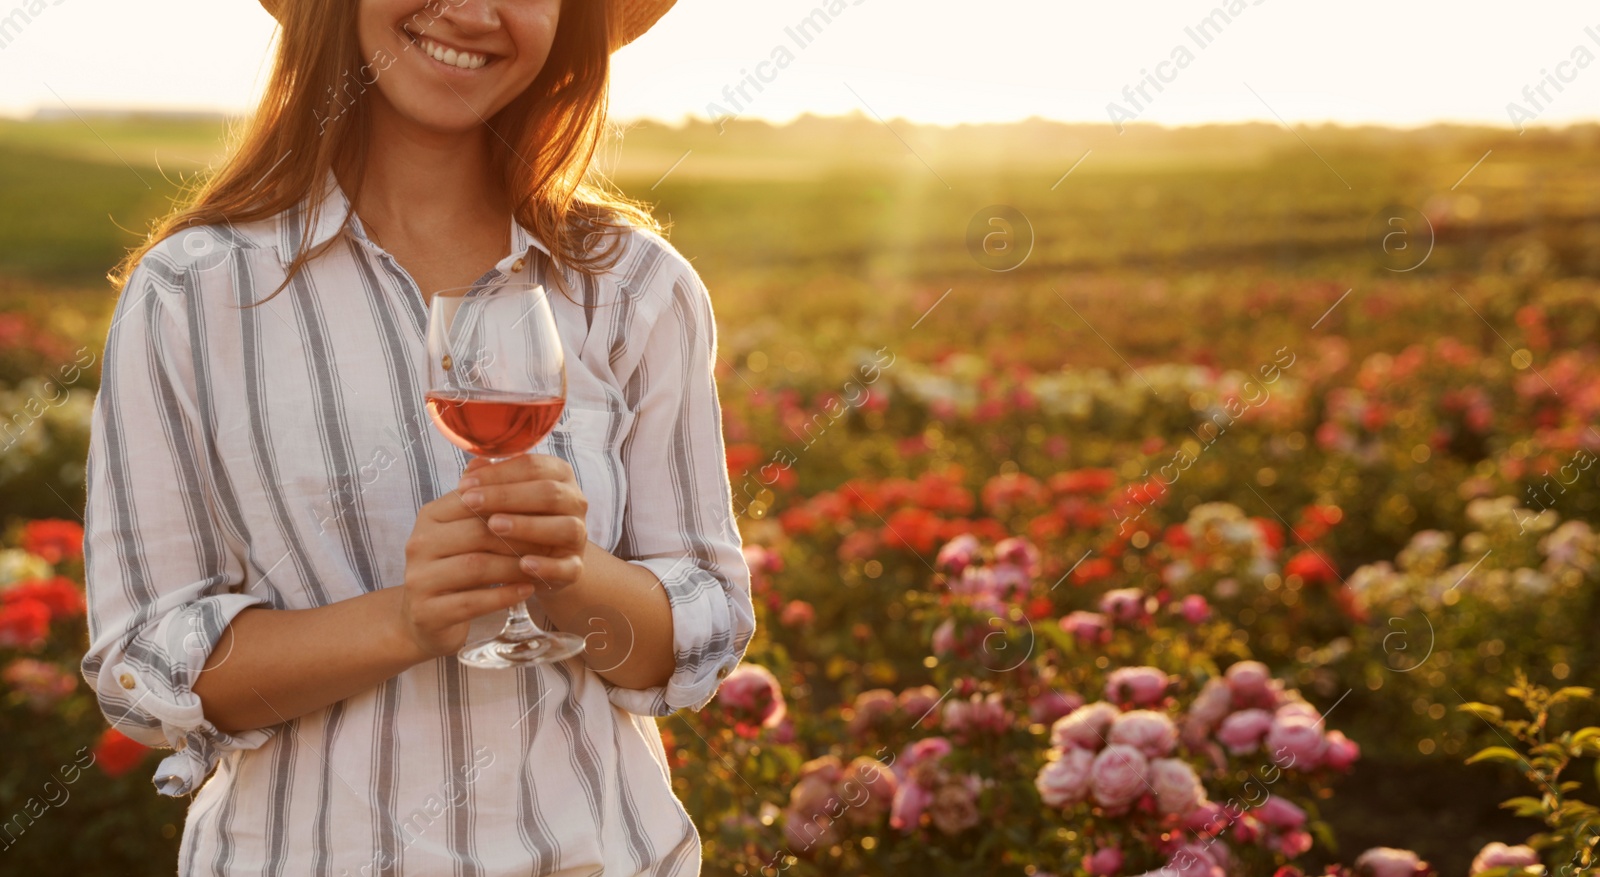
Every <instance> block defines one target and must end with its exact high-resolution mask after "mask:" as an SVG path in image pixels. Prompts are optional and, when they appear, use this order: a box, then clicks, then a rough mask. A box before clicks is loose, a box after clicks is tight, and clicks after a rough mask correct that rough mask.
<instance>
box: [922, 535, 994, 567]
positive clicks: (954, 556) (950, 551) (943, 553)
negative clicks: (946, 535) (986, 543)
mask: <svg viewBox="0 0 1600 877" xmlns="http://www.w3.org/2000/svg"><path fill="white" fill-rule="evenodd" d="M982 549H983V546H982V545H981V544H980V543H979V542H978V537H976V536H974V535H972V534H971V533H962V534H961V535H959V536H957V537H955V538H954V539H951V540H950V541H949V542H946V543H945V544H944V545H942V546H940V548H939V554H938V556H937V557H935V558H934V564H935V565H937V566H938V567H939V568H940V569H943V570H945V571H946V572H948V573H950V574H951V575H957V576H958V575H961V573H962V571H963V570H965V569H966V568H967V567H969V566H971V565H972V563H973V561H975V560H977V558H978V555H979V554H980V553H981V551H982Z"/></svg>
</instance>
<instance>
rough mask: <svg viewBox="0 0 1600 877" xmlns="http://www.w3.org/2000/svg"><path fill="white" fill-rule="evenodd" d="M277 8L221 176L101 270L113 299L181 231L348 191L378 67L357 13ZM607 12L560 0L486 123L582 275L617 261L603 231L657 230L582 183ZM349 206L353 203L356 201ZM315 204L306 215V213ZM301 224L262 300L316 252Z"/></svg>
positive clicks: (511, 187)
mask: <svg viewBox="0 0 1600 877" xmlns="http://www.w3.org/2000/svg"><path fill="white" fill-rule="evenodd" d="M441 2H443V0H433V2H431V3H430V4H429V6H430V7H431V6H434V5H437V4H439V3H441ZM279 6H280V8H279V12H280V19H281V21H282V22H283V34H282V37H281V39H280V40H279V41H278V51H277V57H276V59H275V60H274V64H273V71H272V76H271V78H270V80H269V82H268V85H267V89H266V92H265V93H264V94H263V95H262V96H261V103H260V104H259V105H258V106H257V108H256V111H255V112H254V113H253V114H252V115H251V116H250V117H249V118H248V119H247V120H246V121H245V122H244V123H243V125H242V126H241V127H240V128H238V129H236V130H235V132H234V133H233V135H232V136H231V137H230V139H231V140H232V141H233V143H232V145H231V146H230V148H229V150H228V155H227V158H226V159H224V161H223V163H222V165H221V167H220V168H218V169H217V170H216V171H215V172H214V173H212V174H211V175H209V176H208V177H206V178H205V179H204V180H202V181H200V182H199V183H198V184H197V185H193V186H191V187H190V188H189V190H188V191H187V192H186V194H185V196H184V197H183V198H181V200H180V206H179V207H178V208H177V209H176V210H174V211H173V212H171V213H169V214H168V215H166V216H165V217H163V218H162V219H160V220H158V221H157V222H156V223H155V224H154V226H153V228H152V230H151V232H150V235H149V237H148V238H146V239H145V241H144V242H143V243H142V244H141V245H140V246H139V247H137V248H136V249H134V250H131V251H130V252H129V253H128V255H127V256H125V257H124V258H123V260H122V261H121V262H120V263H118V264H117V266H116V268H115V269H113V270H112V272H111V273H110V275H109V277H110V279H111V282H112V283H113V284H114V285H115V287H116V288H117V289H118V290H121V289H122V288H123V287H124V286H125V285H126V284H127V281H128V276H129V274H131V273H132V271H133V269H134V267H135V266H136V265H137V264H138V263H139V260H140V259H142V258H144V255H145V253H147V252H148V251H149V250H150V248H151V247H153V246H155V245H156V244H157V243H159V242H160V241H162V240H164V239H165V238H167V237H168V236H170V235H172V234H175V233H177V232H179V231H182V230H184V229H186V228H192V227H194V226H200V225H213V224H225V223H233V222H252V221H256V220H261V219H267V218H269V217H272V216H275V215H277V214H279V213H281V212H283V211H285V210H290V209H293V208H294V207H295V206H296V205H298V204H299V203H300V202H301V200H303V199H305V198H306V197H307V195H308V194H309V195H311V197H313V198H316V197H319V196H320V194H321V192H322V182H323V181H324V180H325V179H326V178H327V174H328V172H329V171H330V170H332V169H334V168H335V167H338V168H340V169H346V168H348V169H350V170H351V171H352V172H353V178H354V179H355V181H356V190H357V191H359V188H360V179H361V168H362V163H361V157H362V156H363V155H364V154H365V152H366V147H367V144H368V142H369V140H370V136H371V132H370V129H369V125H370V115H369V114H368V112H367V102H366V101H365V100H362V99H359V98H360V95H361V92H364V91H365V90H366V87H367V83H368V82H369V80H368V79H367V78H366V76H367V72H368V70H369V68H370V67H371V66H376V65H373V64H372V59H364V58H362V57H361V47H360V41H359V39H358V37H357V33H356V18H357V9H358V6H359V3H358V2H355V0H282V2H281V3H280V4H279ZM609 6H610V4H609V3H606V2H595V0H563V2H562V5H561V14H560V18H559V21H558V24H557V35H556V39H555V42H554V44H553V45H552V46H551V49H550V56H549V58H547V59H546V61H545V64H544V69H542V70H541V71H540V72H539V75H538V76H537V77H536V78H535V79H534V81H533V83H532V84H531V85H530V86H529V87H528V88H527V89H526V90H525V91H524V92H523V93H522V94H520V95H518V96H517V97H516V98H515V99H513V100H512V102H511V103H510V104H508V105H507V106H506V107H505V108H504V109H502V110H501V111H500V112H498V113H496V114H495V115H494V117H492V118H490V119H489V120H487V124H488V126H489V128H490V129H491V131H492V132H493V133H494V135H495V136H494V137H492V138H491V141H490V142H491V144H492V145H493V149H494V152H493V159H492V160H493V161H494V162H495V165H496V168H497V169H498V170H499V172H500V174H501V176H502V178H503V179H504V180H505V185H506V191H507V192H509V193H510V194H511V199H510V200H511V203H512V210H513V212H514V214H515V216H516V219H517V221H518V222H520V223H521V224H522V225H523V227H525V228H527V229H528V230H529V231H531V232H532V233H533V234H534V236H535V237H537V238H539V240H540V241H542V242H544V244H545V245H546V246H548V247H549V248H550V251H551V253H552V254H553V255H554V258H555V261H556V263H557V264H558V265H562V266H571V267H573V268H575V269H577V270H579V271H582V272H584V273H586V274H591V275H593V274H599V273H602V272H603V271H604V270H605V269H606V268H608V267H609V266H610V265H611V264H612V263H613V262H614V259H615V256H616V255H617V254H616V253H615V250H616V244H617V243H618V240H619V236H618V235H615V234H612V232H616V231H620V230H621V229H622V228H624V227H625V226H627V225H636V226H642V227H644V228H648V229H650V230H652V231H656V232H659V231H660V230H661V227H660V225H659V224H658V223H657V222H656V221H655V219H654V218H653V217H652V216H651V215H650V213H649V211H648V209H647V208H646V207H645V206H644V205H643V204H641V203H640V202H637V201H633V200H631V199H629V198H627V197H625V196H623V195H621V194H620V193H618V192H616V191H615V190H613V189H611V188H609V187H608V186H607V185H605V183H604V182H603V181H600V180H596V179H593V178H591V176H590V174H589V165H590V162H591V161H592V159H593V157H594V151H595V147H596V145H597V144H598V143H599V140H600V138H601V135H602V133H603V126H604V125H605V115H606V88H607V82H608V79H609V77H610V70H611V63H610V62H611V58H610V45H611V43H610V38H611V33H610V30H611V29H612V28H614V27H616V26H617V24H616V22H613V21H610V20H609V19H610V16H609V15H608V14H607V13H608V7H609ZM382 54H384V53H383V52H381V51H380V52H379V55H380V56H381V55H382ZM390 57H391V58H392V55H391V56H390ZM391 63H392V61H391ZM371 81H373V82H375V81H376V79H372V80H371ZM350 200H351V202H352V203H354V201H355V194H354V193H352V194H351V196H350ZM321 207H322V205H321V204H313V205H312V211H313V213H316V212H319V211H320V209H321ZM302 227H303V228H304V233H303V237H302V239H301V245H300V247H299V249H298V252H297V253H296V255H295V258H294V260H293V261H292V262H291V263H290V265H289V266H288V271H287V275H286V279H285V280H284V284H283V285H280V286H279V287H278V289H277V290H276V291H274V292H273V293H272V295H277V293H278V292H281V291H282V290H283V288H284V286H285V285H287V284H288V279H287V278H288V277H293V276H294V274H295V273H296V272H297V271H299V270H300V269H301V267H303V266H304V265H305V263H306V262H308V261H310V260H311V259H313V258H315V257H316V256H317V255H318V253H317V252H310V251H308V249H307V245H308V244H309V243H310V241H311V237H312V234H313V232H314V230H315V223H313V222H311V221H307V222H304V223H303V224H302ZM597 242H598V243H599V244H601V245H599V246H597V245H596V243H597ZM556 277H557V278H559V277H560V272H559V271H558V272H556ZM561 285H563V286H564V285H565V284H561ZM563 293H565V290H564V289H563ZM268 297H269V298H270V297H271V296H268ZM569 298H570V296H569ZM263 301H265V299H263ZM258 303H259V302H258Z"/></svg>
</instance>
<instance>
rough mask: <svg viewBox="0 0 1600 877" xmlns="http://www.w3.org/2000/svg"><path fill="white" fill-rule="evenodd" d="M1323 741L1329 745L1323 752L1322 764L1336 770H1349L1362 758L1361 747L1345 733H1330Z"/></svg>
mask: <svg viewBox="0 0 1600 877" xmlns="http://www.w3.org/2000/svg"><path fill="white" fill-rule="evenodd" d="M1322 739H1323V741H1324V742H1326V743H1327V744H1328V748H1327V749H1325V750H1323V752H1322V763H1323V764H1325V765H1327V766H1328V767H1331V768H1333V769H1334V770H1339V771H1345V770H1349V769H1350V767H1351V765H1354V764H1355V763H1356V761H1357V760H1359V759H1360V758H1361V746H1360V745H1358V744H1357V743H1356V741H1354V740H1351V739H1350V738H1349V737H1346V736H1345V735H1344V732H1343V731H1329V732H1328V733H1327V735H1326V736H1324V737H1323V738H1322Z"/></svg>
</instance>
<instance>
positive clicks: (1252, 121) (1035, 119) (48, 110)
mask: <svg viewBox="0 0 1600 877" xmlns="http://www.w3.org/2000/svg"><path fill="white" fill-rule="evenodd" d="M74 116H87V117H91V118H99V119H106V118H117V117H123V118H146V119H170V120H192V121H200V120H207V119H214V120H216V121H219V122H228V121H233V120H239V119H244V118H248V116H249V112H248V111H246V112H235V111H230V110H222V109H214V108H205V107H161V106H119V105H108V106H101V107H92V106H91V107H77V108H74V110H72V111H70V112H69V111H68V110H65V109H58V108H52V107H50V106H49V105H46V104H41V105H38V106H35V107H34V108H33V109H32V111H31V112H28V111H24V112H22V113H18V112H14V111H6V110H0V121H7V122H21V123H32V122H51V121H60V120H63V119H70V118H73V117H74ZM856 119H860V120H865V121H874V120H873V119H872V117H870V116H868V115H867V114H866V113H864V112H862V111H861V110H859V109H852V110H850V111H849V112H848V113H818V112H813V111H810V110H807V111H804V112H800V113H796V114H794V115H792V116H789V117H787V118H784V119H782V120H774V119H770V118H767V117H765V116H743V115H737V116H730V117H727V118H723V119H717V118H711V117H707V116H703V115H700V114H697V113H687V112H686V113H681V114H679V116H678V118H677V119H676V120H673V119H663V118H661V117H659V116H650V115H641V116H627V117H615V116H613V117H610V118H609V119H608V120H607V121H608V122H610V123H612V124H620V125H637V124H641V123H654V124H659V125H662V126H665V127H668V128H674V129H682V128H688V127H690V126H695V125H710V126H713V127H714V126H718V125H729V124H740V123H743V124H754V123H760V124H763V125H766V126H768V127H772V128H783V127H787V126H789V125H792V124H795V123H797V122H802V121H812V120H820V121H848V120H856ZM888 121H891V122H899V123H902V124H906V125H912V126H915V127H920V128H940V129H952V128H964V127H972V128H985V127H989V128H1003V127H1007V126H1015V125H1029V124H1034V125H1037V124H1050V125H1061V126H1064V127H1086V128H1087V127H1094V128H1098V127H1104V126H1107V125H1108V124H1110V123H1108V122H1106V121H1105V120H1103V119H1102V120H1096V121H1088V120H1081V119H1080V120H1071V119H1056V118H1050V117H1048V116H1042V115H1030V116H1026V117H1023V118H1018V119H1008V120H988V121H976V122H925V121H918V120H916V119H912V118H909V117H906V116H892V117H890V118H889V119H888ZM1282 124H1284V123H1281V122H1279V121H1278V120H1276V119H1265V118H1262V119H1256V118H1246V119H1228V120H1213V121H1196V122H1175V123H1163V122H1150V121H1142V120H1141V121H1132V122H1124V123H1123V125H1124V126H1125V127H1128V128H1138V129H1142V130H1147V131H1148V130H1183V129H1192V128H1218V127H1220V128H1228V127H1235V128H1242V127H1247V126H1251V125H1264V126H1268V127H1279V126H1280V125H1282ZM1293 124H1296V125H1301V126H1306V127H1313V128H1329V127H1331V128H1342V129H1350V130H1354V129H1362V128H1379V129H1388V130H1395V131H1417V130H1424V129H1427V128H1466V129H1481V130H1488V131H1501V132H1504V133H1520V132H1517V131H1516V129H1514V128H1512V127H1510V126H1507V125H1504V124H1490V123H1488V122H1484V121H1477V120H1473V121H1464V120H1458V119H1449V118H1438V119H1430V120H1427V121H1417V122H1379V121H1350V120H1345V119H1317V120H1311V121H1307V120H1300V121H1297V122H1294V123H1293ZM1592 125H1600V115H1596V116H1592V117H1588V118H1582V119H1573V120H1566V121H1561V122H1548V123H1538V122H1530V123H1529V124H1527V125H1526V126H1525V128H1526V129H1529V130H1538V131H1541V132H1545V133H1558V132H1565V131H1567V130H1569V129H1572V128H1581V127H1584V126H1592Z"/></svg>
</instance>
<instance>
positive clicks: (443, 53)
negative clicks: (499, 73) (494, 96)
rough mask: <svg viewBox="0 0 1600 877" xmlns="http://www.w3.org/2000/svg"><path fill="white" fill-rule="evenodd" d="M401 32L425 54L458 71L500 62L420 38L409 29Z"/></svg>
mask: <svg viewBox="0 0 1600 877" xmlns="http://www.w3.org/2000/svg"><path fill="white" fill-rule="evenodd" d="M400 30H401V31H402V32H403V33H405V35H406V37H407V38H408V39H410V40H411V44H412V45H414V46H416V47H417V48H419V49H421V50H422V52H423V54H425V55H427V56H428V57H429V58H432V59H433V60H435V61H437V62H439V63H440V64H443V65H444V66H446V67H454V68H456V69H457V70H477V69H478V68H480V67H484V66H487V65H489V64H492V63H494V62H495V61H496V60H498V58H497V56H495V55H489V54H484V53H482V52H469V51H467V50H466V49H461V48H457V47H455V46H451V45H449V44H447V43H441V42H439V41H438V40H435V39H432V38H431V37H425V36H419V35H418V34H415V33H412V32H411V30H410V29H409V28H406V27H401V28H400Z"/></svg>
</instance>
